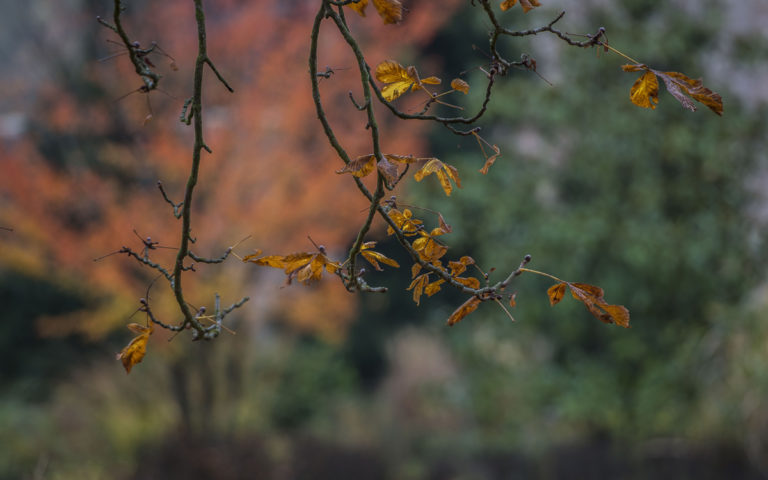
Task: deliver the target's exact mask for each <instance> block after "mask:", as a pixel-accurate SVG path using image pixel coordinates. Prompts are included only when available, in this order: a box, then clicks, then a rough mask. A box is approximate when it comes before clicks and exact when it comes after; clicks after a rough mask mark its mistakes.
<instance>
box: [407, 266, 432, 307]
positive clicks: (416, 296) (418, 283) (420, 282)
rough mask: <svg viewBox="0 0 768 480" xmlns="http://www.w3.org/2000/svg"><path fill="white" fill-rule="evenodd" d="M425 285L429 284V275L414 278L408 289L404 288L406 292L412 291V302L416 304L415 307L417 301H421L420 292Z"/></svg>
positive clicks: (424, 274)
mask: <svg viewBox="0 0 768 480" xmlns="http://www.w3.org/2000/svg"><path fill="white" fill-rule="evenodd" d="M427 283H429V273H422V274H421V275H419V276H418V277H416V278H414V279H413V281H412V282H411V284H410V285H408V288H406V290H413V301H414V302H416V305H418V304H419V301H420V300H421V292H422V291H423V290H424V287H425V286H426V285H427Z"/></svg>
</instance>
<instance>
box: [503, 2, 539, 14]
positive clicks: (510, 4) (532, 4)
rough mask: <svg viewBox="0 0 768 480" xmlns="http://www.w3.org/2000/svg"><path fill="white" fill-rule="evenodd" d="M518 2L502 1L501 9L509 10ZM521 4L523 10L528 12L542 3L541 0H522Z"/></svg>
mask: <svg viewBox="0 0 768 480" xmlns="http://www.w3.org/2000/svg"><path fill="white" fill-rule="evenodd" d="M516 3H517V0H504V1H503V2H501V9H502V10H504V11H507V10H509V9H510V8H512V7H513V6H515V4H516ZM520 6H521V7H523V12H525V13H528V11H529V10H531V9H533V8H535V7H540V6H541V4H540V3H539V0H520Z"/></svg>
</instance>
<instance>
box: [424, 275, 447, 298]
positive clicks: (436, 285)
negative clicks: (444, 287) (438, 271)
mask: <svg viewBox="0 0 768 480" xmlns="http://www.w3.org/2000/svg"><path fill="white" fill-rule="evenodd" d="M443 283H445V279H442V278H441V279H440V280H436V281H434V282H432V283H430V284H429V285H427V286H426V287H425V288H424V294H425V295H426V296H428V297H431V296H432V295H434V294H436V293H437V292H439V291H440V285H441V284H443Z"/></svg>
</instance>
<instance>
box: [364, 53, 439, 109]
mask: <svg viewBox="0 0 768 480" xmlns="http://www.w3.org/2000/svg"><path fill="white" fill-rule="evenodd" d="M376 79H377V80H378V81H380V82H381V83H384V84H385V85H384V86H383V87H382V89H381V95H382V96H383V97H384V98H385V99H386V100H387V101H388V102H391V101H392V100H394V99H396V98H397V97H399V96H400V95H403V94H405V93H408V91H410V90H418V89H420V88H422V85H423V84H428V85H439V84H440V82H441V80H440V79H439V78H437V77H428V78H425V79H421V78H419V73H418V72H417V71H416V67H414V66H410V67H408V68H405V67H403V66H402V65H400V64H399V63H397V62H395V61H394V60H385V61H383V62H381V63H380V64H378V65H377V66H376Z"/></svg>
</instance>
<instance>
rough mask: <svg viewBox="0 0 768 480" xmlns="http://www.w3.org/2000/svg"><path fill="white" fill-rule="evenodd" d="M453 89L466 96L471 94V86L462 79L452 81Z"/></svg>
mask: <svg viewBox="0 0 768 480" xmlns="http://www.w3.org/2000/svg"><path fill="white" fill-rule="evenodd" d="M451 88H452V89H454V90H456V91H458V92H461V93H463V94H464V95H466V94H468V93H469V84H468V83H467V82H465V81H464V80H462V79H460V78H454V79H453V80H451Z"/></svg>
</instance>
